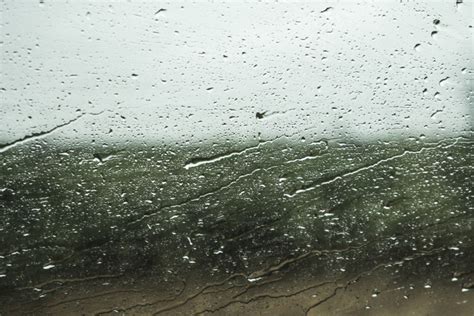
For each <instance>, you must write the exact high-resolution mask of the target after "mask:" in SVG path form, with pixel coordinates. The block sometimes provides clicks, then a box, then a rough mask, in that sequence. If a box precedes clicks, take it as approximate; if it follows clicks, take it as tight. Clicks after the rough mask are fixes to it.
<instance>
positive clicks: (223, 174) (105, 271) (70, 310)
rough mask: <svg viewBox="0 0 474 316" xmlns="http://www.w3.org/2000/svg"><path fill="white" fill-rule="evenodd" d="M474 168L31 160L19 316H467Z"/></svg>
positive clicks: (223, 156)
mask: <svg viewBox="0 0 474 316" xmlns="http://www.w3.org/2000/svg"><path fill="white" fill-rule="evenodd" d="M472 158H473V152H472V138H471V137H458V138H450V139H444V140H426V139H417V138H411V139H406V140H404V141H395V140H393V141H379V142H368V143H367V142H365V143H364V142H355V141H343V140H340V139H310V138H308V139H305V138H304V137H300V138H297V137H295V136H293V137H277V138H274V139H269V140H260V141H256V142H254V143H249V144H247V145H246V146H240V147H235V146H232V145H231V144H227V145H222V144H220V143H216V144H204V145H201V146H191V145H189V146H179V147H178V146H169V145H168V146H151V145H150V146H142V145H140V146H139V145H136V146H132V145H128V146H123V147H119V146H116V147H104V146H103V147H99V146H91V147H80V148H78V147H70V148H65V147H64V146H62V147H55V146H53V145H50V144H49V145H48V144H47V143H44V142H41V141H38V142H36V143H35V144H34V145H32V144H30V145H29V146H24V145H20V146H17V147H15V148H12V149H10V150H9V151H8V152H5V153H3V154H2V156H1V160H0V163H1V164H0V190H1V191H0V208H1V209H2V212H1V214H0V216H1V218H0V220H1V222H2V229H1V231H0V245H1V246H0V247H1V250H0V252H1V254H0V256H1V257H0V264H1V265H0V275H1V278H0V285H1V297H0V300H1V302H0V306H2V308H1V310H2V315H3V314H5V315H12V314H13V315H14V314H18V315H25V314H32V315H36V314H37V315H44V314H52V315H53V314H54V315H62V314H64V315H73V314H74V315H75V314H86V315H90V314H101V313H103V314H109V313H110V314H115V313H118V314H120V315H121V314H126V315H149V314H154V313H156V314H169V315H191V314H211V313H213V314H217V315H241V314H247V315H254V314H259V315H260V314H262V315H266V314H269V315H270V314H272V315H286V314H289V313H296V314H308V315H313V314H314V315H316V314H319V313H323V314H345V313H347V314H351V315H354V314H358V313H360V314H364V315H366V314H368V313H371V312H372V313H374V315H385V314H387V315H391V313H390V311H392V312H393V313H396V312H397V311H400V308H407V309H406V311H407V313H408V311H409V312H411V313H415V312H416V311H418V312H419V313H418V314H424V313H427V314H430V315H433V314H434V315H438V314H439V315H442V313H444V312H445V311H458V312H459V313H460V314H463V313H467V312H468V311H470V310H471V311H472V309H473V308H474V300H473V297H472V293H473V292H472V287H473V281H474V280H473V273H474V269H473V266H472V262H474V253H473V249H474V243H473V237H474V234H473V230H472V225H473V219H474V216H473V213H472V212H473V195H472V183H473V175H474V173H473V164H472V162H473V160H472ZM341 293H344V295H342V294H341ZM420 302H421V303H420ZM423 302H424V304H423ZM262 304H263V305H262ZM265 306H266V307H265ZM417 308H418V309H417ZM419 308H422V309H423V310H419ZM401 310H403V309H401ZM257 311H258V312H257ZM279 313H280V314H279ZM384 313H385V314H384ZM393 313H392V314H393ZM415 314H416V313H415Z"/></svg>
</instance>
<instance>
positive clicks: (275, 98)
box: [0, 0, 473, 143]
mask: <svg viewBox="0 0 474 316" xmlns="http://www.w3.org/2000/svg"><path fill="white" fill-rule="evenodd" d="M455 2H456V1H454V0H453V1H428V0H425V1H407V0H404V1H399V0H396V1H395V0H394V1H361V2H360V3H362V4H359V5H358V4H357V3H359V1H358V2H356V1H313V2H283V3H275V2H269V1H267V2H264V3H258V4H255V3H253V4H251V3H244V2H233V1H232V2H231V1H228V2H216V3H210V2H203V1H198V2H197V3H191V2H172V3H167V2H151V1H150V2H140V1H132V2H125V1H100V2H96V1H71V2H65V1H52V0H50V1H48V0H45V1H44V4H40V3H39V1H12V0H7V1H4V2H3V3H2V4H1V6H2V9H1V10H2V18H1V47H2V62H1V78H2V79H1V86H0V88H2V90H1V91H0V93H1V94H0V95H1V103H0V139H1V140H2V142H11V141H13V140H15V139H21V138H22V137H24V136H25V135H29V134H32V133H36V132H41V131H45V130H50V129H53V128H54V127H55V126H57V125H61V124H63V123H64V122H67V121H70V120H73V122H72V123H71V124H68V125H66V126H64V127H62V128H60V129H56V130H55V131H54V132H52V133H51V134H50V135H48V137H49V138H51V139H56V140H61V141H65V142H77V141H78V140H82V141H88V140H89V139H92V138H95V139H102V140H104V141H107V140H112V139H113V140H115V141H117V140H118V141H137V142H140V141H150V140H156V141H180V142H188V141H189V142H191V143H194V142H197V141H200V140H207V139H223V138H227V139H246V138H254V137H255V136H256V135H258V134H259V133H260V134H261V136H262V137H273V136H275V135H281V134H282V133H294V132H295V131H297V130H304V129H308V128H311V131H312V132H313V133H314V134H315V135H316V136H322V137H323V136H324V137H332V136H335V135H339V134H341V133H347V134H348V135H352V136H359V137H362V138H374V137H375V138H387V137H391V136H394V135H402V136H418V135H420V134H425V135H433V134H443V135H444V134H446V135H453V134H462V133H465V132H466V131H467V130H469V129H470V128H471V117H470V116H471V114H472V90H473V89H472V88H473V86H472V65H473V63H472V55H473V46H472V45H473V42H472V9H473V8H472V1H464V3H463V4H461V5H458V6H456V5H455ZM327 8H329V9H327ZM160 9H165V10H160ZM157 11H160V12H158V13H157ZM322 11H324V12H322ZM435 19H439V20H440V22H439V24H437V25H435V23H433V21H434V20H435ZM463 69H464V70H463ZM446 78H447V79H446ZM445 79H446V80H445ZM425 89H426V90H425ZM256 112H260V113H265V114H264V118H263V119H257V118H256V117H255V115H256ZM87 113H90V115H89V114H87ZM97 113H101V114H97ZM76 117H80V119H78V120H74V118H76Z"/></svg>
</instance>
